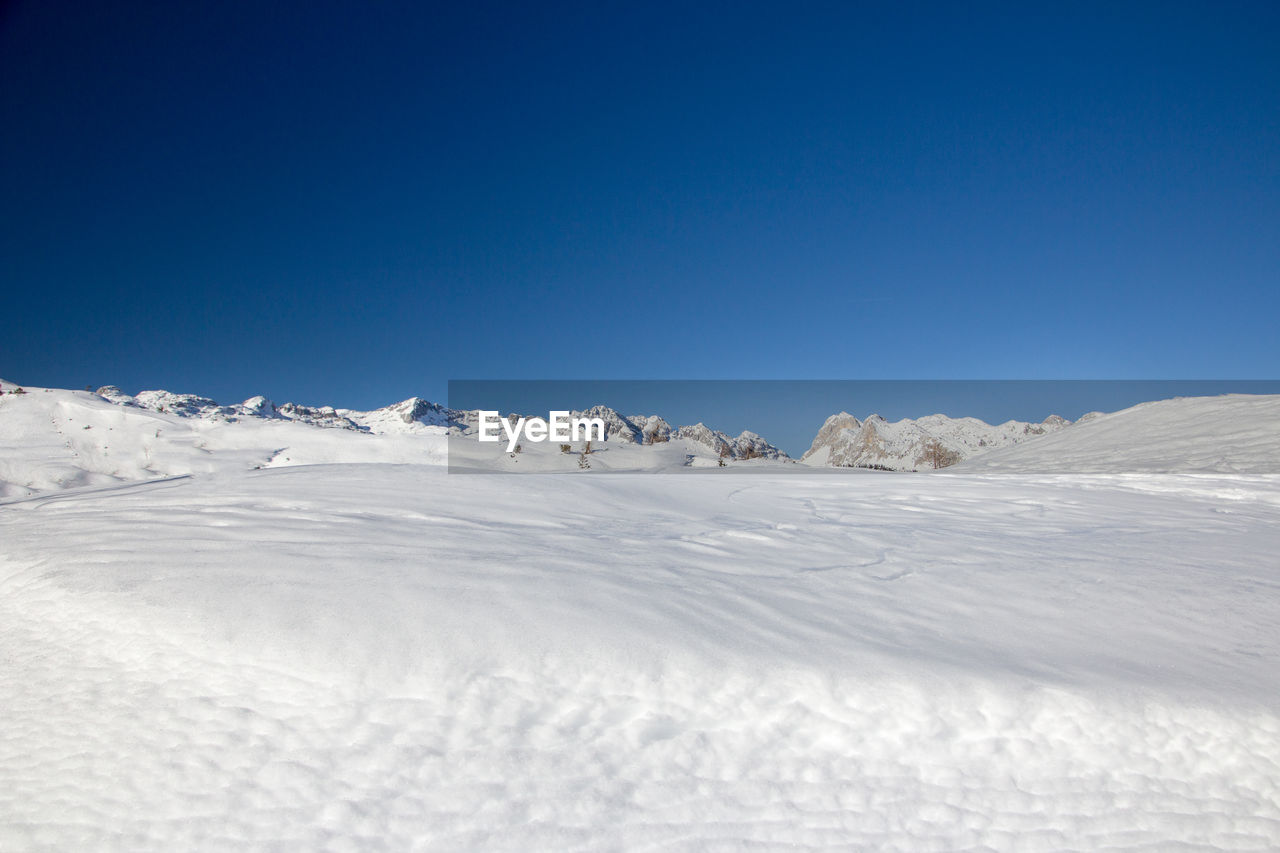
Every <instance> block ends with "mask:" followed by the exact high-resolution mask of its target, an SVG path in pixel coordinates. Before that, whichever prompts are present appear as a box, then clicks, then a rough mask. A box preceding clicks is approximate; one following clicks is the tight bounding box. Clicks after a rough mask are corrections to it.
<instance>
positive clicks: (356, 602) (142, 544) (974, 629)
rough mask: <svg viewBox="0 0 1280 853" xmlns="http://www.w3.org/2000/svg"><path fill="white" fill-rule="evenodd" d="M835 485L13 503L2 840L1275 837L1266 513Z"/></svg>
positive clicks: (304, 482)
mask: <svg viewBox="0 0 1280 853" xmlns="http://www.w3.org/2000/svg"><path fill="white" fill-rule="evenodd" d="M295 426H296V425H295ZM317 432H324V431H317ZM328 432H345V431H328ZM350 437H351V438H354V439H359V438H367V436H360V435H358V434H352V435H351V436H350ZM792 467H796V466H792ZM823 473H825V474H826V475H825V476H808V477H796V476H782V475H775V476H769V475H762V476H760V477H752V478H749V479H747V478H741V477H728V478H725V477H718V476H706V477H704V476H693V477H644V476H626V475H621V476H615V477H604V478H600V477H577V476H568V477H538V478H511V477H458V476H452V475H449V474H447V473H445V471H444V470H443V469H442V468H440V467H439V466H430V465H410V466H386V465H380V466H368V465H341V466H311V467H304V468H288V469H265V470H260V471H250V472H237V473H235V474H220V475H218V476H212V477H194V478H189V479H185V480H178V481H168V482H163V483H147V484H139V485H135V486H122V487H117V488H115V489H114V490H112V491H109V492H98V493H87V494H86V493H80V494H76V493H63V494H58V495H51V496H42V497H36V498H34V499H31V500H28V501H25V502H23V503H18V504H10V505H8V506H5V507H0V541H3V542H4V543H5V547H4V548H3V549H2V550H0V709H3V711H4V723H5V724H4V726H3V728H2V729H0V848H2V849H14V850H68V849H93V850H130V851H146V850H157V851H158V850H173V849H239V850H245V849H248V850H267V849H360V850H378V849H387V850H404V849H422V850H441V851H459V850H486V851H492V850H513V851H514V850H519V851H525V850H602V849H608V850H624V849H625V850H632V849H646V848H660V849H670V850H707V849H716V850H719V849H725V850H728V849H735V850H736V849H790V850H812V849H858V850H889V849H896V850H912V851H915V850H990V849H998V850H1006V849H1051V850H1068V849H1070V850H1103V849H1125V850H1149V851H1177V850H1244V849H1252V850H1264V849H1277V847H1280V773H1277V772H1276V767H1277V764H1280V698H1278V697H1280V632H1277V630H1276V626H1277V624H1280V601H1278V600H1277V597H1276V596H1275V595H1274V590H1275V589H1276V586H1277V584H1278V583H1280V575H1278V574H1277V572H1280V567H1278V566H1277V563H1276V560H1275V555H1276V554H1277V553H1280V506H1277V504H1275V503H1271V502H1265V501H1253V500H1233V501H1229V502H1223V501H1219V500H1215V499H1212V498H1208V497H1205V496H1196V495H1189V494H1188V495H1151V494H1138V493H1132V492H1125V491H1117V490H1111V489H1099V488H1096V487H1091V488H1087V489H1086V488H1080V487H1077V486H1074V485H1072V484H1071V482H1070V481H1069V479H1062V480H1059V481H1056V482H1052V483H1032V482H1025V481H1023V480H1020V479H1018V478H1012V479H1009V478H991V477H981V476H973V475H963V474H960V473H956V474H946V475H944V476H930V477H880V476H875V475H873V474H869V473H866V472H862V473H859V472H850V471H846V472H840V471H829V472H823ZM851 477H852V478H854V480H856V481H857V487H856V488H851V487H850V486H851V484H852V483H853V482H854V480H851V479H850V478H851Z"/></svg>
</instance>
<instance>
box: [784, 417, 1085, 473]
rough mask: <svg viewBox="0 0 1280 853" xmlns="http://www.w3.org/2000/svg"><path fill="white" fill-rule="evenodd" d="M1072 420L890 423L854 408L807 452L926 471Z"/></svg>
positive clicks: (811, 460)
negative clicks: (859, 415) (864, 415)
mask: <svg viewBox="0 0 1280 853" xmlns="http://www.w3.org/2000/svg"><path fill="white" fill-rule="evenodd" d="M1070 424H1071V422H1070V421H1068V420H1067V419H1066V418H1063V417H1060V416H1058V415H1050V416H1049V417H1047V418H1045V419H1044V420H1043V421H1042V422H1040V423H1038V424H1036V423H1024V422H1022V421H1007V422H1005V423H1003V424H997V425H992V424H988V423H986V422H985V421H981V420H978V419H977V418H952V417H948V416H947V415H927V416H925V417H922V418H917V419H914V420H913V419H910V418H906V419H903V420H900V421H895V422H893V423H890V422H889V421H886V420H885V419H884V418H882V417H881V416H880V415H870V416H868V417H867V419H866V420H865V421H859V420H858V419H857V418H855V417H854V416H853V415H851V414H849V413H848V412H840V413H839V414H836V415H832V416H831V417H829V418H827V420H826V422H825V423H824V424H823V425H822V428H821V429H819V430H818V434H817V436H815V437H814V440H813V444H811V445H810V447H809V450H808V451H806V452H805V454H804V456H802V457H801V461H802V462H805V463H806V464H809V465H827V466H833V467H845V468H877V469H883V470H891V471H920V470H927V469H932V468H946V467H949V466H951V465H954V464H956V463H957V462H961V461H963V460H965V459H968V458H970V457H972V456H975V455H977V454H980V453H984V452H986V451H988V450H994V449H996V448H1000V447H1009V446H1011V445H1013V444H1017V443H1019V442H1021V441H1026V440H1028V439H1032V438H1036V437H1037V436H1042V435H1047V434H1049V433H1053V432H1057V431H1059V430H1061V429H1064V428H1066V427H1068V426H1070Z"/></svg>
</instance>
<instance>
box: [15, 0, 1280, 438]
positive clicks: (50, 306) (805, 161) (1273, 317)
mask: <svg viewBox="0 0 1280 853" xmlns="http://www.w3.org/2000/svg"><path fill="white" fill-rule="evenodd" d="M899 6H901V7H902V8H898V7H899ZM0 9H3V11H2V12H0V170H3V174H2V176H0V177H2V179H3V182H2V186H3V190H2V191H0V284H2V285H3V296H2V300H3V301H2V304H3V316H4V323H3V327H2V328H0V376H3V377H5V378H6V379H12V380H15V381H19V382H25V383H27V384H32V385H55V386H64V387H67V386H70V387H81V386H84V385H85V384H92V385H94V386H97V385H99V384H104V383H112V384H117V385H120V386H121V387H123V388H124V389H125V390H127V391H137V390H140V389H143V388H154V387H165V388H169V389H170V390H178V391H191V392H198V393H203V394H206V395H208V396H212V397H215V398H218V399H220V400H223V401H233V400H239V399H243V398H244V397H247V396H250V395H252V394H258V393H263V394H266V395H268V396H270V397H272V398H273V399H276V400H278V401H283V400H295V401H299V402H309V403H334V404H337V405H345V406H351V407H371V406H376V405H381V404H384V403H387V402H390V401H393V400H397V399H401V398H404V397H407V396H410V395H412V394H420V395H423V396H427V397H432V398H436V399H441V398H443V396H444V394H445V387H446V381H447V380H448V379H450V378H455V379H456V378H482V377H493V378H565V377H593V378H650V377H661V378H738V377H740V378H776V377H785V378H845V377H855V378H906V377H920V378H957V377H958V378H997V377H998V378H1010V377H1022V378H1054V377H1067V378H1108V377H1110V378H1115V377H1121V378H1135V377H1142V378H1207V377H1236V378H1276V377H1277V376H1280V370H1277V367H1278V366H1280V335H1277V334H1276V329H1277V325H1278V319H1277V318H1280V49H1278V48H1277V45H1278V44H1280V4H1277V3H1274V2H1260V3H1252V4H1231V3H1221V2H1214V3H1203V4H1186V3H1166V2H1162V3H1157V4H1149V5H1148V4H1139V3H1100V4H1094V5H1091V4H1083V3H1069V4H1068V3H1062V4H1056V5H1051V6H1044V5H1043V4H1026V3H1019V4H1008V5H1001V4H956V3H951V4H940V5H936V6H935V5H908V4H878V5H874V6H873V5H869V4H855V3H833V4H796V3H776V4H753V3H742V2H735V3H726V4H712V3H698V4H687V3H681V4H670V5H664V4H658V3H634V4H626V5H624V4H599V3H596V4H588V3H582V4H577V5H557V4H551V3H528V4H514V3H499V4H493V5H485V4H481V3H450V4H439V5H434V4H426V3H406V4H402V5H400V4H390V3H370V4H364V3H350V4H330V3H324V2H306V3H296V4H282V3H236V2H212V3H198V2H181V3H174V2H162V3H155V4H149V3H128V4H108V3H103V4H85V3H66V4H64V3H60V2H54V0H38V2H37V0H26V2H18V3H16V4H13V3H10V4H8V5H5V6H3V7H0ZM858 414H865V412H859V413H858Z"/></svg>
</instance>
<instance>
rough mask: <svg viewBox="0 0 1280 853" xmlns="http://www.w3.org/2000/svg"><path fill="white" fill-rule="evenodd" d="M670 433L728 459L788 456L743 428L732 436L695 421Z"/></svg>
mask: <svg viewBox="0 0 1280 853" xmlns="http://www.w3.org/2000/svg"><path fill="white" fill-rule="evenodd" d="M672 435H673V436H674V437H675V438H684V439H688V440H690V441H695V442H697V443H698V444H701V445H703V446H704V447H709V448H711V449H712V450H713V451H715V453H716V455H717V456H724V457H726V458H730V459H788V458H790V457H788V456H787V454H785V453H783V452H782V451H781V450H779V449H778V448H776V447H774V446H773V445H772V444H770V443H769V442H767V441H765V440H764V439H763V438H761V437H760V436H758V435H756V434H755V433H754V432H751V431H750V430H743V431H742V432H741V433H740V434H739V435H738V437H737V438H734V437H733V436H731V435H729V434H727V433H723V432H720V430H717V429H711V428H710V427H708V426H707V425H706V424H703V423H696V424H694V425H693V426H684V427H680V428H679V429H678V430H676V431H675V432H674V433H672Z"/></svg>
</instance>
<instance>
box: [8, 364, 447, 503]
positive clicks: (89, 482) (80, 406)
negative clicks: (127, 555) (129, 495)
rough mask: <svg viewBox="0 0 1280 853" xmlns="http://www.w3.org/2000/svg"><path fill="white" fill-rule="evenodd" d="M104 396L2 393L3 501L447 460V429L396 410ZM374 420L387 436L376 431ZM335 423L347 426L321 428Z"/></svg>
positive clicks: (55, 391) (164, 395)
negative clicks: (162, 481) (313, 413)
mask: <svg viewBox="0 0 1280 853" xmlns="http://www.w3.org/2000/svg"><path fill="white" fill-rule="evenodd" d="M7 384H9V385H10V387H12V386H11V383H7ZM104 391H105V392H106V393H105V395H103V396H100V395H99V394H93V393H90V392H88V391H66V390H61V389H52V388H50V389H46V388H31V389H27V393H26V394H22V395H17V394H12V393H8V392H7V391H6V393H5V394H3V395H0V498H13V497H22V496H25V495H30V494H33V493H36V492H44V491H49V490H57V489H67V488H75V487H81V486H106V485H112V484H119V483H123V482H129V481H134V480H147V479H154V478H159V477H173V476H183V475H189V474H219V473H223V474H225V473H231V472H239V471H247V470H252V469H255V468H273V467H280V466H291V465H307V464H323V463H334V462H347V463H354V462H381V463H419V464H431V465H443V464H445V462H446V461H447V456H446V453H447V448H446V433H447V430H446V428H445V427H441V426H427V425H426V424H423V423H421V422H415V423H414V424H408V423H404V422H403V421H399V422H397V421H395V415H394V412H395V411H396V409H395V407H391V409H389V410H380V413H352V414H358V415H361V416H367V417H368V418H369V419H370V420H369V421H368V422H366V423H364V424H360V423H357V422H355V421H353V420H351V419H350V418H349V417H347V416H346V415H343V414H335V415H334V417H332V418H329V417H320V418H319V419H318V422H314V421H312V420H304V419H300V418H290V417H288V416H286V415H283V414H280V413H278V412H277V411H276V410H275V408H274V407H273V406H271V404H270V403H269V402H264V403H263V404H261V405H255V401H253V400H251V401H246V403H244V404H241V405H239V406H219V405H218V404H217V403H215V402H214V401H212V400H208V399H205V398H201V397H195V396H191V395H178V394H167V393H166V392H162V391H155V392H144V393H142V394H139V395H137V398H132V397H128V396H127V395H123V394H120V393H119V392H118V391H115V389H104ZM259 399H260V398H259ZM401 405H402V406H403V405H404V404H401ZM412 411H413V409H412V407H409V408H408V409H406V410H404V411H401V412H400V414H401V415H403V414H407V413H411V412H412ZM379 419H384V420H385V421H386V422H387V425H386V432H385V433H383V434H373V432H372V426H371V424H377V423H380V421H379ZM340 422H341V423H343V424H346V426H344V428H341V429H320V428H317V427H319V426H331V425H338V424H339V423H340ZM393 426H394V427H395V428H394V429H392V427H393Z"/></svg>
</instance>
